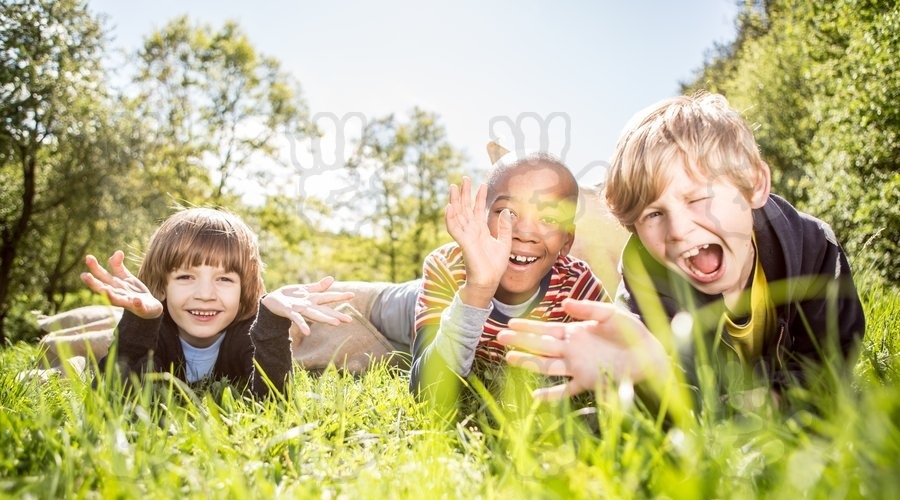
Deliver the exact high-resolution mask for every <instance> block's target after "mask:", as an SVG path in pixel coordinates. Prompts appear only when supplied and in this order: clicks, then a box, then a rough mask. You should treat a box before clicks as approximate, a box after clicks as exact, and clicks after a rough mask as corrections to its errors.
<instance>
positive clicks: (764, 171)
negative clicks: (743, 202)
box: [749, 161, 772, 208]
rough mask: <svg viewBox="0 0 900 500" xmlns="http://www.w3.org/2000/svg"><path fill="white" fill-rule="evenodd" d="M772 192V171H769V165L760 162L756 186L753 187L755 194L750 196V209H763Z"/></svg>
mask: <svg viewBox="0 0 900 500" xmlns="http://www.w3.org/2000/svg"><path fill="white" fill-rule="evenodd" d="M771 191H772V171H771V170H769V164H768V163H766V162H764V161H763V162H760V166H759V169H758V170H757V177H756V185H754V186H753V192H752V193H751V194H750V200H749V201H750V208H762V207H763V206H764V205H765V204H766V202H767V201H768V200H769V193H770V192H771Z"/></svg>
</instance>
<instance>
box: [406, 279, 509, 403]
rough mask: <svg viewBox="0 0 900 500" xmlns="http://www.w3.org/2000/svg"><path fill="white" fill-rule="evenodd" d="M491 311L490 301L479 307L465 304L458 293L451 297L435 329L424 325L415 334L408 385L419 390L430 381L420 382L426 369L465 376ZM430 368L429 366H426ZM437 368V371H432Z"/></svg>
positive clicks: (427, 370) (416, 391) (433, 372)
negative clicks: (482, 307)
mask: <svg viewBox="0 0 900 500" xmlns="http://www.w3.org/2000/svg"><path fill="white" fill-rule="evenodd" d="M492 310H493V304H492V305H490V306H489V307H488V308H487V309H480V308H477V307H472V306H469V305H466V304H464V303H463V302H462V301H461V300H460V299H459V295H456V296H454V297H453V301H452V302H451V303H450V305H449V306H448V307H447V308H446V309H444V311H443V312H442V313H441V320H440V325H439V326H438V327H437V328H433V327H432V328H423V329H420V331H418V332H417V333H416V338H415V342H414V345H413V349H412V355H413V359H412V366H411V367H410V374H409V377H410V379H409V386H410V390H412V391H413V392H414V393H419V392H420V390H421V389H422V388H423V386H427V385H429V384H430V382H433V381H434V380H431V381H430V382H426V381H423V380H422V379H423V377H424V376H425V373H426V372H429V371H431V373H432V375H429V376H428V377H432V376H435V375H434V374H435V373H446V374H448V375H449V373H448V372H451V373H453V374H456V375H457V376H461V377H467V376H468V375H469V373H471V371H472V364H473V362H474V361H475V348H476V347H477V346H478V342H479V341H480V340H481V335H482V332H483V331H484V323H485V322H486V321H487V319H488V317H489V316H490V314H491V311H492ZM426 367H429V368H426ZM434 370H436V371H434Z"/></svg>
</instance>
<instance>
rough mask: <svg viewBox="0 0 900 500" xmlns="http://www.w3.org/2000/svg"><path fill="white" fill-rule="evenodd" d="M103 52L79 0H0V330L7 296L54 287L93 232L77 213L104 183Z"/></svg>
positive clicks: (93, 24)
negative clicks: (83, 227) (99, 173)
mask: <svg viewBox="0 0 900 500" xmlns="http://www.w3.org/2000/svg"><path fill="white" fill-rule="evenodd" d="M101 55H102V32H101V29H100V26H99V25H98V23H97V22H96V20H95V19H93V18H92V17H91V15H90V14H89V13H88V12H87V10H86V7H85V6H84V5H83V4H81V3H79V2H77V1H73V0H22V1H9V2H3V3H2V10H0V183H2V185H3V191H2V194H0V339H5V338H6V329H5V323H6V319H7V317H8V314H9V311H10V308H11V306H12V301H13V299H14V298H15V297H19V296H23V297H27V296H29V294H30V293H31V292H32V291H33V290H35V289H38V290H40V289H42V288H43V290H44V291H45V294H48V295H52V294H53V287H54V283H55V282H56V281H57V280H58V279H59V278H60V276H61V275H63V274H64V273H66V272H68V271H69V269H70V268H71V267H70V266H71V260H70V259H69V258H68V257H69V256H70V254H71V253H73V249H74V251H76V252H77V251H78V250H79V249H82V248H84V245H85V244H86V243H87V242H88V241H90V238H91V229H89V230H88V231H84V232H81V231H78V228H79V227H81V225H80V221H79V220H78V219H77V218H78V217H79V216H80V215H82V214H84V212H85V211H86V210H88V209H89V208H90V207H91V206H92V205H93V200H94V199H95V197H96V196H97V195H98V193H99V192H100V191H101V190H102V189H103V184H102V183H98V182H97V179H96V177H95V176H94V169H95V168H99V170H100V171H102V170H103V168H105V167H106V166H107V165H106V164H105V163H103V159H104V158H106V157H107V156H106V155H105V152H106V149H107V144H106V141H105V138H106V137H108V136H107V132H108V126H107V125H108V124H107V123H106V122H105V116H106V112H105V105H106V103H107V102H108V99H107V95H106V93H105V87H104V84H103V83H104V74H103V71H102V69H101V65H100V58H101ZM76 224H78V225H76ZM48 271H49V272H48Z"/></svg>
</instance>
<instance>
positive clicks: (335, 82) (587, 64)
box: [88, 0, 738, 182]
mask: <svg viewBox="0 0 900 500" xmlns="http://www.w3.org/2000/svg"><path fill="white" fill-rule="evenodd" d="M88 5H89V6H90V8H91V9H92V10H93V11H94V12H95V13H102V14H106V15H107V16H108V19H107V25H108V27H110V28H111V29H112V31H111V35H112V37H113V40H112V43H113V45H114V46H118V47H120V48H124V49H129V50H131V49H135V48H137V47H138V46H139V44H140V41H141V39H142V38H143V37H144V36H146V35H147V34H149V33H150V32H151V31H152V30H154V29H158V28H160V27H162V26H163V25H164V24H165V23H166V22H167V21H168V20H170V19H172V18H173V17H175V16H177V15H181V14H187V15H189V16H190V17H191V18H192V19H193V20H194V21H198V22H203V23H208V24H211V25H212V26H214V27H219V26H221V24H222V23H223V22H224V21H225V20H226V19H233V20H236V21H238V22H239V23H240V25H241V27H242V28H243V29H244V31H245V32H246V33H247V35H248V37H249V39H250V41H251V42H252V43H253V44H254V46H255V47H256V48H257V50H259V51H260V52H262V53H264V54H266V55H269V56H274V57H276V58H277V59H279V60H280V61H281V62H282V64H283V67H284V68H285V69H286V70H287V71H289V72H291V73H293V74H294V75H295V76H296V77H297V78H298V79H299V80H300V82H301V84H302V85H303V89H304V93H305V98H306V101H307V103H308V104H309V106H310V110H311V112H312V113H313V114H316V113H318V114H320V115H324V114H333V115H335V116H337V117H342V116H344V115H346V114H347V113H353V112H358V113H362V114H363V115H364V116H366V117H369V118H374V117H379V116H383V115H385V114H388V113H398V114H404V113H406V112H407V111H408V110H409V109H411V108H412V107H413V106H416V105H418V106H420V107H422V108H425V109H427V110H429V111H434V112H437V113H438V114H439V115H440V116H441V118H442V120H443V123H444V125H445V127H446V128H447V132H448V136H449V139H450V141H451V142H452V143H453V144H454V145H455V146H456V147H458V148H459V149H461V150H463V152H464V153H465V154H466V155H467V157H468V164H469V165H474V164H476V162H477V163H478V165H480V166H487V165H486V163H487V160H486V154H485V153H484V145H485V143H486V142H487V140H488V139H489V138H490V137H491V130H490V127H489V126H490V124H491V123H492V122H493V123H495V125H497V126H496V127H495V128H494V134H495V135H498V136H499V137H500V139H501V141H502V142H503V143H504V145H507V147H510V148H511V146H512V147H516V146H519V147H523V148H524V149H527V150H536V149H548V150H549V151H550V152H551V153H554V154H557V155H560V156H564V158H563V159H564V161H565V162H566V163H567V164H568V165H569V167H570V168H571V169H572V170H573V171H574V172H576V173H577V174H579V175H580V176H581V179H582V181H584V182H594V181H596V180H598V179H599V178H601V177H598V176H602V174H601V173H600V171H599V170H598V169H596V168H593V167H590V168H589V166H591V165H592V164H594V163H596V162H599V161H605V160H608V158H609V156H610V154H611V153H612V150H613V147H614V146H615V141H616V139H617V137H618V135H619V133H620V131H621V130H622V127H623V126H624V125H625V123H626V122H627V120H628V119H629V118H630V117H631V116H632V115H633V114H634V113H635V112H637V111H638V110H640V109H642V108H644V107H646V106H648V105H650V104H652V103H653V102H655V101H658V100H660V99H663V98H666V97H669V96H672V95H675V94H677V93H678V84H679V82H680V81H684V80H687V79H689V78H690V77H691V76H692V75H693V73H694V71H695V70H697V69H698V68H699V67H700V66H701V64H702V63H703V60H704V56H705V55H706V54H707V53H708V51H710V50H711V49H712V48H713V46H714V43H715V42H728V41H730V40H731V39H733V37H734V31H735V28H734V18H735V15H736V13H737V9H738V8H737V6H736V0H697V1H689V2H671V1H665V2H664V1H656V2H651V1H635V2H612V1H597V2H586V1H585V2H580V1H578V2H576V1H562V2H548V1H536V0H526V1H518V2H513V1H503V2H476V1H468V0H465V1H458V2H442V3H440V4H430V3H426V2H400V1H379V2H363V1H352V2H340V1H335V2H327V1H319V2H246V1H240V2H238V1H230V0H229V1H211V0H197V1H190V2H184V1H173V0H157V1H155V2H139V3H137V2H121V1H112V0H90V1H89V3H88ZM554 113H555V115H554V116H555V118H554V119H553V120H551V121H550V122H549V126H548V127H546V129H547V130H548V138H549V141H548V142H545V143H544V144H542V143H541V141H540V135H541V132H542V127H541V126H540V125H538V122H537V121H534V120H529V119H528V118H527V117H529V116H530V117H534V116H539V117H542V118H546V117H548V116H550V115H551V114H554ZM519 119H522V120H521V123H522V124H523V125H522V129H523V131H524V134H523V137H524V142H523V143H519V144H516V134H515V133H514V132H513V131H512V129H510V128H509V126H508V125H507V124H508V123H510V122H511V123H516V121H517V120H519ZM320 126H322V128H323V130H324V131H325V132H326V134H328V133H331V134H334V130H333V129H330V128H329V126H328V123H326V122H320ZM567 130H568V131H567ZM323 144H324V141H323Z"/></svg>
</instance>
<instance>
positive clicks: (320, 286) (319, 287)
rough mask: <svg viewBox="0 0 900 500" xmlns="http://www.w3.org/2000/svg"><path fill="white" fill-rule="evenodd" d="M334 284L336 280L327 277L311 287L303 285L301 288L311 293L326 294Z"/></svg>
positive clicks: (310, 285)
mask: <svg viewBox="0 0 900 500" xmlns="http://www.w3.org/2000/svg"><path fill="white" fill-rule="evenodd" d="M333 284H334V278H333V277H331V276H325V277H324V278H322V279H320V280H319V281H317V282H315V283H312V284H309V285H301V288H303V289H304V290H306V291H309V292H324V291H325V290H328V289H329V288H331V285H333Z"/></svg>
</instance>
